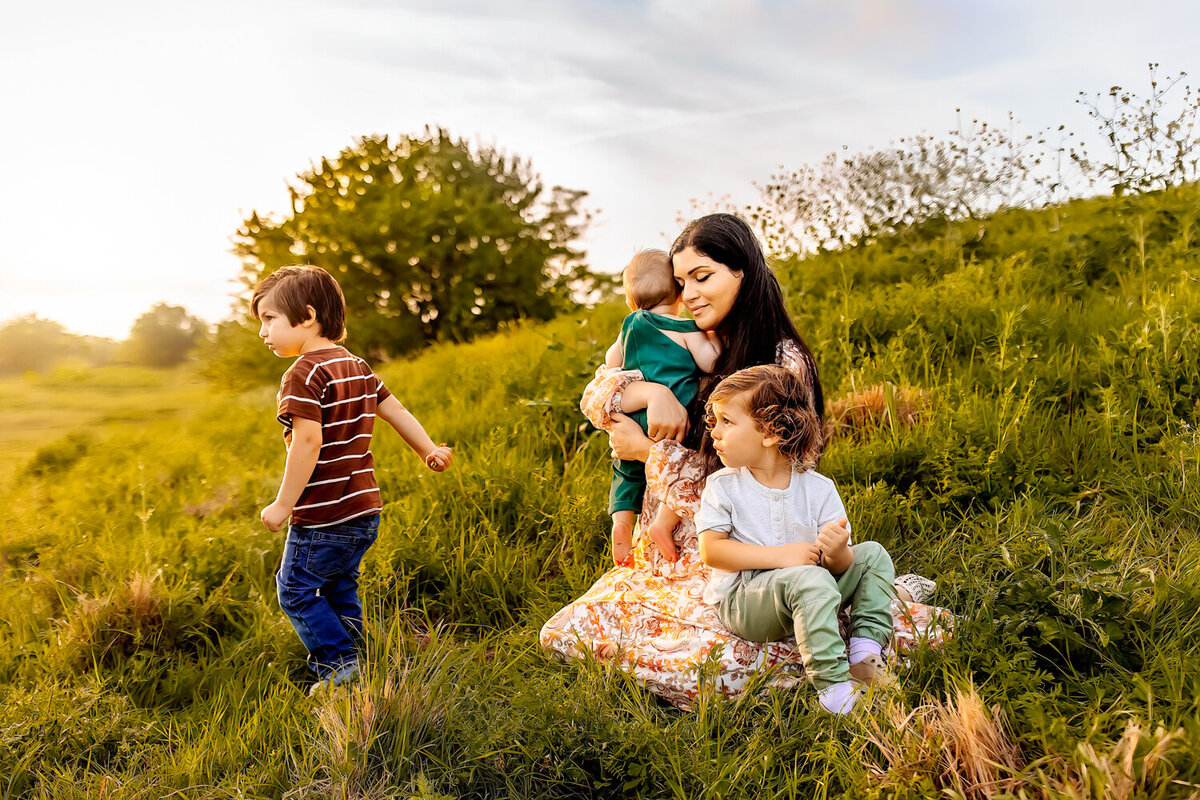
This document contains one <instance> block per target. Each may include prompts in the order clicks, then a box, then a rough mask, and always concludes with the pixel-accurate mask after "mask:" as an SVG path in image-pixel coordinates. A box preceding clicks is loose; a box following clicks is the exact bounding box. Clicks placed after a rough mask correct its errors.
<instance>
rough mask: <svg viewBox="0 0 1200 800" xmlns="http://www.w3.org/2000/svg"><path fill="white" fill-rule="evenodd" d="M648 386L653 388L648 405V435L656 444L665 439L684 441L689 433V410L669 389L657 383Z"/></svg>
mask: <svg viewBox="0 0 1200 800" xmlns="http://www.w3.org/2000/svg"><path fill="white" fill-rule="evenodd" d="M648 386H649V387H653V388H652V389H651V390H650V396H649V398H648V400H647V404H646V434H647V435H648V436H649V437H650V439H651V441H655V442H659V441H662V440H663V439H674V440H675V441H677V442H681V441H683V437H684V436H686V435H687V431H688V413H687V409H686V408H684V407H683V406H682V405H680V404H679V401H678V400H676V399H675V395H673V394H671V390H670V389H668V388H667V387H665V386H662V385H660V384H657V383H651V384H648Z"/></svg>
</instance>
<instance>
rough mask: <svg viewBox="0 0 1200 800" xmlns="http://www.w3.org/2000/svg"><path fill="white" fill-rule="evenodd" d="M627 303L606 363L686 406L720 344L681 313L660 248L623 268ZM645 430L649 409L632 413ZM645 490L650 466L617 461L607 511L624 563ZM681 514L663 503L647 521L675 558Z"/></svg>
mask: <svg viewBox="0 0 1200 800" xmlns="http://www.w3.org/2000/svg"><path fill="white" fill-rule="evenodd" d="M624 283H625V302H626V303H627V304H628V305H629V310H630V311H631V312H633V313H631V314H630V315H629V316H628V317H626V318H625V322H624V323H623V324H622V325H621V333H620V335H619V336H618V337H617V340H616V342H614V343H613V345H612V347H610V348H608V353H607V354H606V356H605V364H606V366H609V367H613V368H620V369H626V370H640V371H641V373H642V377H643V378H645V379H646V380H647V381H650V382H651V383H657V384H661V385H663V386H666V387H667V388H668V389H670V390H671V393H672V394H673V395H675V399H677V400H678V401H679V403H680V405H682V406H684V407H685V408H686V407H687V406H689V405H691V403H692V401H693V400H695V399H696V390H697V388H698V386H699V382H700V375H701V373H707V372H712V369H713V366H714V365H715V364H716V363H717V356H718V355H720V352H721V350H720V344H719V342H718V340H717V338H716V337H715V336H713V335H710V334H706V333H705V332H704V331H702V330H700V328H699V327H697V326H696V323H695V322H693V321H691V320H689V319H683V318H681V317H680V316H679V312H680V311H681V310H682V303H681V300H680V291H679V284H677V283H675V274H674V272H673V271H672V268H671V260H670V258H668V256H667V254H666V253H665V252H663V251H662V250H642V251H641V252H639V253H637V254H636V255H635V256H634V257H633V259H632V260H631V261H630V262H629V265H628V266H626V267H625V273H624ZM629 416H630V417H631V418H632V419H634V420H635V421H636V422H637V423H638V424H639V425H641V426H642V430H645V429H646V412H645V411H635V412H632V413H630V414H629ZM645 492H646V467H645V464H643V463H642V462H640V461H636V460H619V459H614V460H613V478H612V486H611V489H610V491H609V507H608V511H609V514H611V515H612V521H613V527H612V548H613V551H612V552H613V561H615V562H616V563H617V564H626V563H628V561H629V558H630V556H631V554H632V551H633V522H634V519H635V517H636V516H637V515H638V514H639V513H640V512H641V510H642V499H643V497H644V495H645ZM678 524H679V517H678V516H677V515H676V514H675V513H674V512H672V511H671V510H670V509H668V508H667V506H666V504H663V505H660V506H659V510H658V515H657V516H656V517H655V519H654V522H653V523H652V524H651V525H650V526H649V531H648V532H649V535H650V538H651V540H653V542H654V543H655V544H656V545H657V546H658V549H659V551H660V552H661V553H662V554H663V556H665V557H666V558H667V559H668V560H670V561H674V560H675V558H676V557H677V553H676V550H675V542H674V540H673V539H672V534H673V532H674V530H675V526H676V525H678Z"/></svg>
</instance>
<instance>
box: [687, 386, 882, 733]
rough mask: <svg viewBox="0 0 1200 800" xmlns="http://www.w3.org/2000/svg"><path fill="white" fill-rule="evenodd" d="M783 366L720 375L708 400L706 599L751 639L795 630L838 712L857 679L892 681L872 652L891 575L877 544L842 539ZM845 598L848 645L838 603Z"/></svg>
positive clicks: (703, 511)
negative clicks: (710, 456)
mask: <svg viewBox="0 0 1200 800" xmlns="http://www.w3.org/2000/svg"><path fill="white" fill-rule="evenodd" d="M804 394H805V392H804V387H803V385H802V384H801V382H800V380H799V379H798V378H797V377H795V376H794V375H793V374H792V373H790V372H788V371H787V370H786V369H783V368H782V367H777V366H774V365H765V366H759V367H750V368H749V369H743V370H740V371H738V372H735V373H734V374H733V375H730V376H729V377H728V378H726V379H725V380H723V381H721V383H719V384H718V385H717V387H716V388H715V389H714V390H713V392H712V395H711V396H710V397H709V400H708V408H707V411H708V414H707V417H708V419H707V422H708V425H709V426H710V431H711V433H710V436H711V440H712V444H713V447H714V449H715V450H716V452H717V455H718V456H719V457H720V459H721V462H722V463H723V464H724V465H725V468H724V469H721V470H718V471H716V472H714V473H713V474H711V475H709V476H708V480H707V482H706V483H705V487H704V493H703V495H702V496H701V501H700V511H699V512H697V514H696V529H697V530H698V531H700V557H701V558H702V559H703V560H704V563H705V564H707V565H708V566H710V567H711V568H712V578H711V580H710V582H709V584H708V587H707V588H706V590H705V594H704V600H705V601H706V602H708V603H710V604H712V605H714V606H716V608H717V613H718V614H719V615H720V617H721V620H722V622H724V623H725V625H726V627H728V628H729V629H730V630H731V631H732V632H733V633H735V634H737V635H738V636H740V637H742V638H743V639H749V640H751V641H755V642H768V641H775V640H777V639H782V638H784V637H786V636H788V635H795V637H796V646H797V648H798V649H799V651H800V655H801V658H802V659H803V662H804V668H805V671H806V672H807V674H808V676H809V678H810V679H811V680H812V681H813V683H814V684H815V685H816V687H817V689H818V698H819V702H820V705H821V707H822V708H823V709H825V710H826V711H832V712H837V713H847V712H849V711H850V709H851V708H853V706H854V704H855V701H856V700H857V697H858V692H859V688H860V686H861V684H862V683H870V682H876V683H880V684H884V685H888V684H891V683H892V682H893V680H894V679H893V678H892V677H891V676H890V675H889V674H888V672H887V667H886V664H885V663H884V661H883V658H882V649H883V645H884V644H885V643H887V642H888V640H889V639H890V638H891V634H892V617H891V612H890V607H891V601H892V598H893V597H894V596H895V593H894V589H893V588H892V582H893V580H894V578H895V572H894V569H893V567H892V560H891V557H890V556H888V553H887V551H886V550H884V549H883V547H882V546H880V545H879V544H878V543H876V542H863V543H861V544H857V545H851V543H850V525H849V523H848V522H847V520H846V509H845V507H844V506H843V505H842V500H841V498H840V497H839V496H838V492H837V487H836V486H834V483H833V481H831V480H830V479H829V478H827V477H825V476H824V475H821V474H819V473H818V472H817V471H816V460H817V457H818V455H819V454H820V451H821V429H820V424H819V422H818V420H817V417H816V415H815V414H814V413H813V412H812V411H811V410H810V409H808V408H807V407H806V406H805V405H804V404H803V402H802V401H801V399H800V398H802V397H804ZM847 604H849V606H850V648H849V653H847V650H846V645H845V643H844V642H843V641H842V637H841V634H840V633H839V631H838V619H837V617H838V611H839V610H840V609H841V608H842V607H843V606H845V605H847Z"/></svg>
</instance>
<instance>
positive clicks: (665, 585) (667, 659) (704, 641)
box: [541, 214, 940, 706]
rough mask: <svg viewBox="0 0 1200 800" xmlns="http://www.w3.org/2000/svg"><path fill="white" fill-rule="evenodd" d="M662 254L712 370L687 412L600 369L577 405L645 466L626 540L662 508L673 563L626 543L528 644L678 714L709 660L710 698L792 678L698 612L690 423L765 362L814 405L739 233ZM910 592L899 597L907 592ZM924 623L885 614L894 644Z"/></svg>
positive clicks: (798, 349)
mask: <svg viewBox="0 0 1200 800" xmlns="http://www.w3.org/2000/svg"><path fill="white" fill-rule="evenodd" d="M670 255H671V262H672V267H673V269H674V272H675V279H676V281H677V282H678V283H679V284H680V286H681V287H682V298H683V302H684V304H685V305H686V306H687V308H688V310H689V311H690V312H691V314H692V317H693V318H694V319H695V321H696V324H697V325H698V326H699V327H700V328H701V329H703V330H706V331H715V332H716V334H717V335H718V336H719V337H720V339H721V343H722V352H721V356H720V358H719V360H718V361H717V365H716V368H715V369H714V370H713V374H712V375H711V376H708V377H707V378H706V379H705V380H703V381H702V382H701V385H700V390H699V393H698V395H697V398H696V402H695V403H694V404H693V406H692V409H691V413H690V414H689V413H688V410H687V409H684V408H682V407H681V406H680V405H679V403H678V402H676V400H675V398H674V396H673V395H672V394H671V392H670V391H669V390H667V389H666V388H665V387H662V386H658V385H656V384H652V383H647V382H645V381H643V380H642V379H641V375H640V373H637V372H622V371H620V370H612V369H606V368H604V367H601V368H600V369H598V370H597V371H596V377H595V378H594V379H593V380H592V382H591V383H589V384H588V386H587V388H586V389H585V390H584V395H583V400H582V402H581V404H580V405H581V408H582V410H583V412H584V414H585V415H586V416H587V417H588V419H590V420H591V421H592V423H593V424H594V425H595V426H596V427H598V428H602V429H605V430H607V431H608V433H609V442H610V444H611V447H612V451H613V456H614V457H616V458H622V459H638V460H639V461H644V462H645V463H646V496H645V501H644V504H643V507H642V512H641V516H640V517H639V520H638V528H639V530H646V528H647V527H648V526H649V524H650V523H651V522H652V521H653V520H654V518H655V515H656V513H657V511H658V506H659V504H660V503H666V504H667V505H668V507H669V508H670V509H671V510H673V511H674V512H675V513H676V514H677V515H679V517H680V518H681V520H682V521H681V522H680V524H679V526H678V527H677V528H676V529H675V534H674V540H675V548H676V552H677V553H678V556H677V558H676V559H675V560H674V561H670V560H668V559H666V558H665V557H664V556H663V555H662V554H661V553H659V551H658V549H657V547H655V546H654V544H653V543H652V542H651V541H650V538H649V537H648V536H645V537H643V536H640V535H636V534H635V544H634V552H633V563H632V564H631V565H629V566H617V567H614V568H613V569H611V570H609V571H608V572H607V573H605V574H604V575H603V576H602V577H601V578H600V580H599V581H597V582H596V584H595V585H593V586H592V588H591V589H589V590H588V591H587V592H586V593H585V594H584V595H583V596H582V597H580V598H579V599H578V600H576V601H575V602H573V603H571V604H570V605H568V606H567V607H565V608H563V609H562V610H561V611H559V612H558V613H557V614H555V615H554V616H553V617H551V618H550V619H549V620H548V621H547V622H546V624H545V625H544V626H543V627H542V631H541V642H542V644H543V646H545V647H547V648H550V649H551V650H554V651H555V652H557V653H559V654H560V655H562V656H564V657H567V658H572V657H579V656H581V655H583V654H584V653H585V652H588V651H590V652H592V653H593V654H594V655H595V656H596V657H598V658H602V659H607V658H617V659H619V660H620V663H621V664H622V666H623V667H624V668H626V669H627V670H629V671H630V672H632V673H633V674H634V675H635V676H636V677H637V678H638V679H639V680H641V681H642V682H643V683H645V685H646V687H647V688H649V689H650V690H651V691H653V692H655V693H656V694H659V695H661V696H662V697H663V698H665V699H666V700H668V701H670V702H672V703H675V704H676V705H680V706H686V705H688V704H690V703H691V702H692V701H694V700H695V699H696V697H697V693H698V688H699V687H698V679H699V669H698V668H699V667H700V666H701V665H703V664H705V663H706V662H708V661H709V660H710V659H712V660H714V661H715V662H716V664H717V668H718V676H717V680H718V682H719V688H720V689H721V690H722V691H724V692H725V693H727V694H731V695H732V694H737V693H738V692H740V691H741V689H742V688H743V687H744V686H745V685H746V683H747V681H748V680H749V679H750V678H751V676H752V675H753V674H754V673H755V672H756V671H758V670H760V669H762V668H763V667H765V666H774V665H780V666H781V667H782V668H781V669H779V670H777V671H776V672H775V673H774V674H773V677H772V683H773V685H778V686H790V685H793V684H795V683H796V682H797V681H798V680H799V679H800V678H801V677H802V674H803V672H802V669H801V667H800V661H799V656H798V654H797V653H796V652H795V651H794V649H793V647H792V641H791V640H784V641H779V642H768V643H756V642H748V641H746V640H744V639H740V638H738V637H736V636H734V635H733V634H731V633H730V632H729V630H728V629H727V628H725V626H724V625H722V624H721V621H720V620H719V619H718V617H717V613H716V610H715V609H714V608H713V607H712V606H710V605H707V604H705V603H704V602H703V601H702V600H701V597H702V595H703V593H704V588H705V586H706V585H707V583H708V577H709V571H708V569H707V568H706V567H705V566H704V564H703V563H702V562H701V560H700V555H699V547H698V539H697V532H696V529H695V526H694V524H693V523H692V517H693V515H694V514H695V511H696V509H697V506H698V504H699V500H700V489H701V487H702V485H703V481H704V478H705V476H706V475H708V474H709V473H710V472H713V471H715V470H716V469H717V468H719V466H720V463H719V461H718V460H717V458H716V454H715V452H714V451H713V449H712V444H711V442H710V441H709V439H708V436H707V435H706V433H705V432H704V429H703V425H702V424H701V423H700V420H702V419H703V409H704V403H705V401H706V400H707V399H708V395H709V394H710V393H711V392H712V390H713V388H714V387H715V386H716V384H717V383H718V382H719V381H720V380H721V378H723V377H725V376H726V375H729V374H731V373H733V372H736V371H737V370H739V369H742V368H743V367H749V366H755V365H758V364H768V363H776V364H779V365H780V366H783V367H785V368H786V369H788V370H789V371H790V372H792V373H793V374H795V375H796V376H797V377H798V378H800V383H801V384H802V385H803V386H804V387H805V397H804V398H803V400H804V403H805V404H806V405H808V407H809V408H810V409H811V410H812V411H813V412H814V413H816V414H817V416H818V417H821V416H822V415H823V412H824V397H823V395H822V391H821V382H820V379H819V378H818V376H817V369H816V363H815V361H814V360H813V357H812V354H811V353H810V352H809V350H808V347H807V346H806V345H805V344H804V340H803V339H802V338H801V337H800V334H799V332H797V330H796V327H795V325H794V324H793V323H792V321H791V318H790V317H789V316H788V313H787V307H786V305H785V304H784V300H783V292H782V290H781V289H780V287H779V282H778V281H777V280H776V278H775V276H774V275H773V274H772V273H771V271H770V269H769V268H768V266H767V263H766V259H765V257H764V256H763V252H762V249H761V248H760V247H759V245H758V241H757V240H756V239H755V237H754V233H753V232H752V231H751V230H750V227H749V226H748V225H747V224H746V223H745V222H743V221H742V220H741V219H739V218H737V217H735V216H732V215H730V214H713V215H710V216H707V217H701V218H700V219H697V220H694V221H693V222H691V223H690V224H689V225H688V226H687V227H686V228H685V229H684V230H683V232H682V233H681V234H680V235H679V238H678V239H676V240H675V244H674V245H673V246H672V247H671V251H670ZM641 409H645V410H646V415H647V432H648V434H649V435H647V433H643V432H642V429H641V427H640V426H639V425H638V424H637V423H636V422H634V421H633V420H631V419H629V418H628V417H625V416H624V415H623V414H622V413H621V412H622V411H635V410H641ZM689 421H690V424H689ZM680 441H682V442H683V444H680ZM864 527H866V526H865V525H864ZM906 585H907V584H906ZM917 586H918V584H912V585H909V590H910V591H911V589H913V588H917ZM917 599H920V598H917ZM935 616H939V615H938V614H937V613H936V610H934V609H930V608H928V607H925V606H921V605H919V604H899V603H897V604H894V605H893V618H894V619H895V625H894V628H895V630H896V633H897V635H898V636H899V637H900V639H901V640H902V642H903V641H904V640H907V641H908V642H909V643H911V642H912V640H913V622H914V618H916V626H917V628H918V629H921V630H924V629H925V628H926V627H927V623H928V621H929V620H930V619H932V618H933V617H935ZM939 618H940V616H939ZM922 623H925V624H922ZM718 646H719V647H718Z"/></svg>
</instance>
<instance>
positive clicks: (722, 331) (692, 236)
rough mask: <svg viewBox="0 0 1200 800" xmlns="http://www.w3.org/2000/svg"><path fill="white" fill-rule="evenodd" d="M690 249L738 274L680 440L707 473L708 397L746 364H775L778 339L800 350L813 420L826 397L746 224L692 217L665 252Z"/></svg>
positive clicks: (712, 460) (722, 217) (711, 459)
mask: <svg viewBox="0 0 1200 800" xmlns="http://www.w3.org/2000/svg"><path fill="white" fill-rule="evenodd" d="M689 247H690V248H692V249H694V250H695V251H696V252H697V253H699V254H700V255H702V256H705V257H706V258H711V259H712V260H713V261H716V262H718V263H720V264H724V265H725V266H726V267H728V268H729V269H731V270H733V271H734V272H739V273H741V276H742V283H741V287H740V288H739V289H738V294H737V298H736V299H735V300H734V302H733V307H732V308H731V309H730V310H729V313H728V314H727V315H725V319H723V320H721V322H720V323H719V324H718V325H717V328H716V331H717V334H718V335H720V337H721V342H722V344H723V348H722V350H721V356H720V358H718V359H717V364H716V367H715V368H714V369H713V371H712V374H711V375H706V376H704V377H702V378H701V380H700V389H699V391H698V392H697V395H696V401H695V402H694V403H693V404H692V407H691V409H689V417H690V419H691V422H692V426H691V432H690V433H689V434H688V440H687V441H686V442H685V443H686V444H687V445H689V446H690V447H693V448H698V449H699V450H700V452H702V453H704V454H705V456H706V457H707V459H708V463H709V467H710V469H709V471H710V472H711V471H713V470H714V469H716V466H715V465H718V464H719V463H720V462H719V460H718V459H717V454H716V451H714V450H713V447H712V442H711V441H710V440H709V437H708V434H707V432H706V431H705V430H704V426H703V425H701V424H699V423H700V422H701V421H702V420H703V419H704V407H705V404H706V403H707V402H708V396H709V395H710V394H712V390H713V388H714V387H715V386H716V385H717V384H718V383H720V382H721V380H722V379H723V378H725V377H727V376H729V375H731V374H733V373H734V372H737V371H738V370H739V369H744V368H745V367H753V366H758V365H759V364H774V363H775V358H776V354H777V350H778V347H779V343H780V342H782V341H785V340H788V339H791V340H792V341H794V342H795V343H796V345H797V346H798V347H799V348H800V355H801V357H802V358H803V359H804V360H805V362H806V366H807V367H808V374H809V376H810V378H811V380H812V397H813V412H814V413H815V414H816V415H817V418H818V419H822V418H823V417H824V415H825V396H824V394H823V392H822V391H821V379H820V378H819V377H818V376H817V365H816V361H815V360H814V359H813V357H812V352H811V351H810V350H809V349H808V345H807V344H805V343H804V339H803V338H801V336H800V332H799V331H797V330H796V325H795V324H794V323H793V322H792V318H791V316H790V315H789V314H788V310H787V304H786V303H785V302H784V300H783V289H782V288H780V286H779V280H778V279H777V278H776V277H775V273H773V272H771V268H770V267H769V266H767V259H766V256H764V255H763V250H762V247H761V246H760V245H759V243H758V239H757V238H755V236H754V231H752V230H751V229H750V226H749V225H747V224H746V223H745V221H744V220H742V219H741V218H740V217H736V216H734V215H733V214H709V215H708V216H706V217H700V218H699V219H694V220H692V221H691V222H689V223H688V225H687V227H686V228H684V229H683V232H682V233H680V234H679V237H678V238H677V239H676V240H675V243H674V244H673V245H671V251H670V256H671V257H672V259H673V258H674V257H675V256H676V255H677V254H678V253H680V252H682V251H684V250H686V249H687V248H689Z"/></svg>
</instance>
